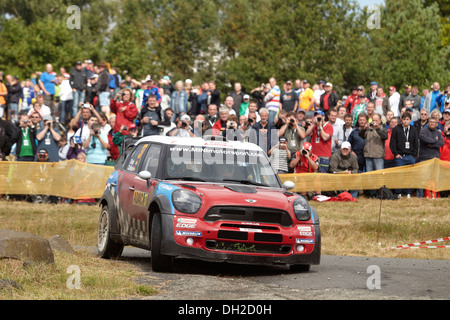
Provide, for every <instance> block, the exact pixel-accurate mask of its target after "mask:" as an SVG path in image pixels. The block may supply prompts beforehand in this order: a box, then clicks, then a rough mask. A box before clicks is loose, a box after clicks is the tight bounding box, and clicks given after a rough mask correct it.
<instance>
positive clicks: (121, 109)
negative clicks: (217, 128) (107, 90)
mask: <svg viewBox="0 0 450 320" xmlns="http://www.w3.org/2000/svg"><path fill="white" fill-rule="evenodd" d="M132 101H134V97H133V92H132V91H131V90H130V89H123V90H122V91H120V92H118V93H117V94H116V96H115V97H114V99H112V100H111V102H110V108H111V111H112V112H113V113H115V114H116V123H115V125H114V128H113V133H116V132H118V131H119V130H120V128H121V127H122V126H125V127H128V128H129V127H130V126H131V125H133V124H134V120H135V119H136V116H137V115H138V109H137V108H136V106H135V105H134V103H133V102H132ZM125 134H127V133H125Z"/></svg>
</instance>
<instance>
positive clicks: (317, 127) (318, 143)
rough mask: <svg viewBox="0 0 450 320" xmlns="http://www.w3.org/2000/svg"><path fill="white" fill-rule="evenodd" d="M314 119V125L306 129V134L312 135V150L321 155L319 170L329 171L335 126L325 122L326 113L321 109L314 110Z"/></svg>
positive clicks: (322, 171)
mask: <svg viewBox="0 0 450 320" xmlns="http://www.w3.org/2000/svg"><path fill="white" fill-rule="evenodd" d="M312 121H313V125H311V126H309V127H308V130H306V136H308V137H311V146H312V151H313V153H314V154H316V155H317V156H318V157H319V171H320V172H321V173H328V169H329V165H330V158H331V143H332V141H331V139H332V137H333V126H332V125H330V124H329V123H328V122H325V114H324V113H323V111H321V110H318V111H316V112H314V117H313V120H312Z"/></svg>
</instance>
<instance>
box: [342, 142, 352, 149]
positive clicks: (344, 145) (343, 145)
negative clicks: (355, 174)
mask: <svg viewBox="0 0 450 320" xmlns="http://www.w3.org/2000/svg"><path fill="white" fill-rule="evenodd" d="M351 148H352V145H351V144H350V142H348V141H344V142H342V145H341V149H351Z"/></svg>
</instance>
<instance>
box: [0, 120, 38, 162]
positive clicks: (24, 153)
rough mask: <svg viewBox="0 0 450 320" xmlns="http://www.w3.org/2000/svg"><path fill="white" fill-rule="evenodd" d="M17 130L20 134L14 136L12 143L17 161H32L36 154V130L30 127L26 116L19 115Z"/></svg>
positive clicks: (29, 121)
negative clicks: (13, 143)
mask: <svg viewBox="0 0 450 320" xmlns="http://www.w3.org/2000/svg"><path fill="white" fill-rule="evenodd" d="M0 121H4V120H0ZM5 122H6V121H5ZM19 129H20V134H19V135H16V137H17V139H15V141H14V142H15V143H16V156H17V161H34V159H35V156H36V152H37V146H36V128H32V127H31V120H30V119H29V118H28V115H27V114H24V113H21V114H20V116H19Z"/></svg>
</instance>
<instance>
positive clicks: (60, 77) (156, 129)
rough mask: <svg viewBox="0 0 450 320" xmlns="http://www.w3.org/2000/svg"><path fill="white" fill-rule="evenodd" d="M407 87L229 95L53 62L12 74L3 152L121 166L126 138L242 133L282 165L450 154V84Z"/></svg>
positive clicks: (347, 166)
mask: <svg viewBox="0 0 450 320" xmlns="http://www.w3.org/2000/svg"><path fill="white" fill-rule="evenodd" d="M402 89H403V90H397V88H395V87H393V86H391V87H389V88H387V90H385V88H383V87H381V86H380V85H378V84H377V83H376V82H372V83H370V85H369V86H368V88H367V90H366V88H365V87H364V86H357V87H354V88H352V89H351V94H349V95H348V96H342V97H340V96H339V95H338V93H336V91H335V90H334V89H333V84H331V83H329V82H325V81H319V82H318V83H314V84H311V83H310V82H309V81H308V80H301V79H295V80H294V81H291V80H286V81H284V82H283V84H282V85H281V86H280V85H278V84H277V80H276V79H275V78H274V77H272V78H270V79H268V82H267V83H262V84H261V86H259V87H257V88H254V89H252V90H245V89H244V87H243V86H242V85H241V83H235V84H234V87H233V89H232V90H231V91H230V92H226V93H223V92H220V91H219V90H218V89H217V87H216V84H215V82H214V81H204V82H202V83H201V84H198V85H196V84H194V83H193V82H192V80H190V79H183V80H178V81H176V82H175V83H172V81H171V79H170V77H169V76H164V77H161V79H154V78H153V77H152V76H150V75H149V76H147V77H146V78H145V79H143V80H141V81H138V80H136V79H133V78H132V77H131V76H130V75H128V74H126V73H122V74H120V73H119V72H118V70H117V69H116V68H113V67H111V66H109V65H107V64H105V63H103V62H102V63H99V64H98V65H94V63H93V61H91V60H85V61H78V62H77V63H76V65H75V66H73V67H72V69H71V70H70V72H68V71H66V70H65V68H60V70H58V71H55V70H53V66H52V65H51V64H47V65H46V68H45V71H44V72H36V73H35V74H32V75H31V76H30V78H27V79H19V78H18V77H17V76H12V75H9V74H6V75H5V74H3V72H0V158H1V160H15V161H49V162H58V161H64V160H70V159H76V160H79V161H83V162H87V163H91V164H97V165H111V164H114V161H115V160H116V159H117V157H118V156H119V154H120V151H121V147H122V141H123V139H124V138H126V137H130V136H131V137H143V136H149V135H169V136H181V137H193V136H198V135H201V134H204V133H205V132H209V133H212V134H213V135H216V136H217V135H225V134H226V133H229V131H230V130H231V131H232V132H234V133H235V134H236V136H238V138H239V139H245V140H247V141H250V142H254V143H257V144H258V145H260V146H261V147H262V148H263V150H265V151H266V152H267V154H268V156H269V157H270V159H271V163H272V166H273V167H274V169H275V170H276V171H277V172H278V173H312V172H319V173H347V174H354V173H360V172H370V171H374V170H381V169H384V168H390V167H400V166H404V165H409V164H414V163H417V162H420V161H426V160H429V159H432V158H440V159H442V160H446V161H450V84H448V85H446V87H445V88H444V90H441V88H440V85H439V83H434V84H433V85H432V86H431V87H430V88H426V89H424V90H422V93H421V94H419V88H418V87H417V86H410V85H405V86H404V88H402ZM399 91H400V92H399ZM227 137H228V136H227ZM252 137H253V138H252ZM235 138H236V137H235ZM273 141H276V142H275V143H274V142H273ZM394 191H395V194H396V195H397V197H401V196H406V197H411V194H413V193H414V194H415V195H416V196H418V197H424V196H427V197H435V196H437V195H436V194H435V193H433V192H426V193H424V190H410V189H406V190H394ZM349 192H350V193H351V194H352V195H353V196H354V197H357V196H358V191H356V190H350V191H349ZM364 193H365V195H366V196H367V197H375V196H376V194H375V191H374V190H365V191H364ZM444 194H445V195H447V193H445V192H444V193H442V195H444Z"/></svg>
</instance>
